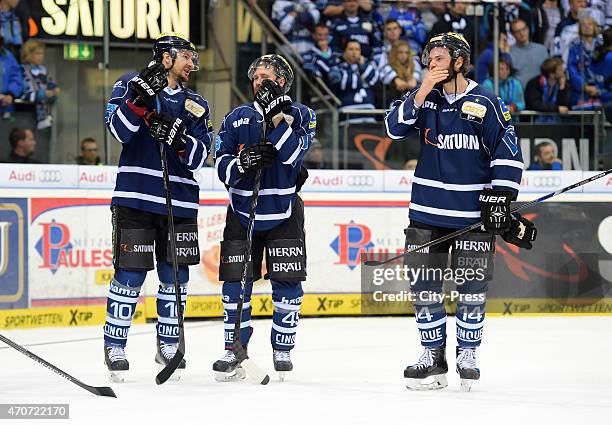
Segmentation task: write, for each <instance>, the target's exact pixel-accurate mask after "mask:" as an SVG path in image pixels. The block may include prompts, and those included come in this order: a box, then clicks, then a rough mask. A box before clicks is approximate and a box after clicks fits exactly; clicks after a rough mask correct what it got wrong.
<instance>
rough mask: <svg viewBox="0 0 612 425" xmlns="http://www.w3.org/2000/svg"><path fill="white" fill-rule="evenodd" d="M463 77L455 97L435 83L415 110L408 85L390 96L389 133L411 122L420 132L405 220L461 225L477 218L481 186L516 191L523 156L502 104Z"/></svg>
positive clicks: (396, 134) (398, 134) (399, 134)
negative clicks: (394, 96) (462, 87)
mask: <svg viewBox="0 0 612 425" xmlns="http://www.w3.org/2000/svg"><path fill="white" fill-rule="evenodd" d="M468 82H469V84H468V88H467V90H466V91H465V92H464V93H461V94H459V95H457V97H456V99H455V97H454V96H453V95H449V94H447V93H443V92H442V88H441V87H440V86H439V85H438V86H436V88H434V89H433V90H432V91H431V93H429V94H428V95H427V97H426V99H425V102H424V103H423V105H421V108H420V109H418V110H417V109H415V108H414V96H415V93H416V91H417V90H418V88H417V89H414V90H413V91H412V92H410V93H408V94H406V95H405V96H403V97H402V99H400V100H397V101H395V102H394V103H393V105H392V107H391V110H390V111H389V112H388V113H387V116H386V117H385V125H386V128H387V134H388V135H389V137H391V138H392V139H396V140H397V139H402V138H404V137H405V136H406V135H407V134H408V132H410V130H412V129H413V128H416V129H418V130H419V132H420V144H421V152H420V155H419V161H418V165H417V168H416V170H415V172H414V178H413V180H412V196H411V198H412V199H411V203H410V210H409V211H410V212H409V216H410V219H411V220H414V221H418V222H421V223H426V224H430V225H433V226H439V227H448V228H461V227H466V226H469V225H471V224H474V223H476V222H478V221H479V220H480V205H479V202H478V195H479V194H480V192H481V191H482V189H484V188H485V187H492V188H494V189H501V190H511V191H512V192H513V193H515V194H516V193H518V189H519V186H520V182H521V176H522V173H523V159H522V156H521V151H520V147H519V145H518V143H517V139H516V134H515V132H514V127H513V126H512V123H511V121H510V118H511V117H510V113H509V111H508V108H507V107H506V105H505V104H504V103H503V101H502V100H501V99H500V98H498V97H496V96H495V95H493V94H491V93H489V92H487V91H485V90H483V89H482V88H481V87H480V86H479V85H478V84H476V83H475V82H474V81H471V80H468Z"/></svg>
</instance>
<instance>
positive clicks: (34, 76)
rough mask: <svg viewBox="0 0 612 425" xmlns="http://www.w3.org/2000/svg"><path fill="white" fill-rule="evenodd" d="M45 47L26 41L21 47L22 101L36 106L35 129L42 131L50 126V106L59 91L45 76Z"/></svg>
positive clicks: (36, 42) (51, 120)
mask: <svg viewBox="0 0 612 425" xmlns="http://www.w3.org/2000/svg"><path fill="white" fill-rule="evenodd" d="M44 61H45V45H44V44H43V43H41V42H40V41H36V40H28V41H26V43H25V44H24V45H23V52H22V53H21V63H22V68H23V77H24V83H25V87H24V91H23V96H22V99H23V100H25V101H27V102H32V103H34V104H35V105H36V129H37V130H44V129H45V128H49V127H51V125H52V122H53V117H52V116H51V106H52V105H53V104H54V103H55V101H56V100H57V96H58V95H59V92H60V89H59V88H58V87H57V85H56V84H55V83H54V82H53V81H52V80H51V78H50V77H49V76H48V74H47V68H46V67H45V66H44V65H43V62H44Z"/></svg>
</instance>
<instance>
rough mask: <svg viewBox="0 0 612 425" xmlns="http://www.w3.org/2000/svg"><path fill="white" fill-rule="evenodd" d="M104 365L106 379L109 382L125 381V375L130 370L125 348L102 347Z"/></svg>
mask: <svg viewBox="0 0 612 425" xmlns="http://www.w3.org/2000/svg"><path fill="white" fill-rule="evenodd" d="M104 364H105V365H106V367H107V368H108V378H109V379H110V381H111V382H117V383H121V382H124V381H125V375H126V374H127V371H128V370H130V363H129V362H128V361H127V358H126V357H125V348H124V347H116V346H106V345H105V346H104Z"/></svg>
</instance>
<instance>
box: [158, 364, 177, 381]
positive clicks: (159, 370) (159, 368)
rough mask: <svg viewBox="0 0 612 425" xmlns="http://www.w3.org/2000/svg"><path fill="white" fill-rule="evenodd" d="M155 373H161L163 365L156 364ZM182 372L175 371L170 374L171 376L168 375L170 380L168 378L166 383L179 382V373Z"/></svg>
mask: <svg viewBox="0 0 612 425" xmlns="http://www.w3.org/2000/svg"><path fill="white" fill-rule="evenodd" d="M157 366H158V368H157V373H159V372H161V371H162V370H163V369H164V368H165V367H166V365H163V364H159V363H157ZM182 371H183V369H176V370H175V371H174V372H172V375H170V378H168V381H172V382H178V381H180V380H181V372H182Z"/></svg>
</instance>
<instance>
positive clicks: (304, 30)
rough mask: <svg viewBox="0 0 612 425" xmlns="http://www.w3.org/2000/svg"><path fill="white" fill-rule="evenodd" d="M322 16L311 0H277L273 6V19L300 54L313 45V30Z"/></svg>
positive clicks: (307, 50)
mask: <svg viewBox="0 0 612 425" xmlns="http://www.w3.org/2000/svg"><path fill="white" fill-rule="evenodd" d="M320 16H321V14H320V12H319V10H317V8H316V6H315V4H314V3H313V2H312V1H311V0H295V1H286V0H276V1H275V2H274V5H273V6H272V21H274V23H275V24H276V26H277V27H278V29H279V30H280V31H281V32H282V33H283V34H284V35H285V37H287V39H288V40H289V42H290V43H291V46H293V48H294V49H295V50H296V51H297V52H298V53H299V54H300V55H304V54H305V53H307V52H309V51H310V49H311V48H312V47H313V41H312V32H313V30H314V26H315V25H316V24H317V23H318V22H319V18H320Z"/></svg>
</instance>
